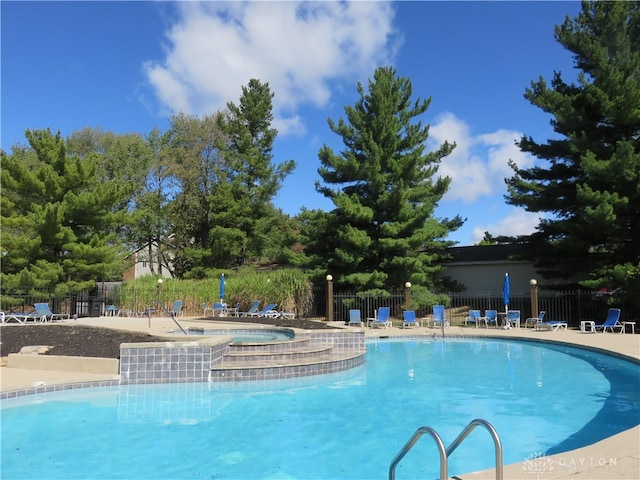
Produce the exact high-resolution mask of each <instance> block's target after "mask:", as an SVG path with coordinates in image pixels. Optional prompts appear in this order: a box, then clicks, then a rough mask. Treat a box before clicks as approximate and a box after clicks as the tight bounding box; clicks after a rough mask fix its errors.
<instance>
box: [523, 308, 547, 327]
mask: <svg viewBox="0 0 640 480" xmlns="http://www.w3.org/2000/svg"><path fill="white" fill-rule="evenodd" d="M545 313H547V312H545V311H544V310H541V311H540V313H538V316H537V317H529V318H527V319H526V320H525V321H524V326H525V327H526V326H527V325H529V324H531V327H532V328H535V327H536V325H537V324H538V322H542V321H543V320H544V315H545Z"/></svg>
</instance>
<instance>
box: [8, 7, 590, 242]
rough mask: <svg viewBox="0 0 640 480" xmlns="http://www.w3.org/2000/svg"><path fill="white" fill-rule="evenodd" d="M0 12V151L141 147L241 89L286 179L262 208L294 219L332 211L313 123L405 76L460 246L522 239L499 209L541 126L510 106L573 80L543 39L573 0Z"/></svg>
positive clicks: (546, 132)
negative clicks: (271, 118) (127, 139)
mask: <svg viewBox="0 0 640 480" xmlns="http://www.w3.org/2000/svg"><path fill="white" fill-rule="evenodd" d="M0 8H1V21H2V25H1V27H2V32H1V35H2V37H1V40H2V44H1V48H2V51H1V54H2V58H1V62H2V85H1V100H2V103H1V124H0V128H1V130H0V138H1V147H2V148H3V149H4V150H5V151H7V152H9V151H10V150H11V146H12V145H15V144H16V143H21V144H24V143H25V142H26V140H25V138H24V131H25V130H26V129H39V128H51V130H52V131H54V132H55V131H57V130H60V131H61V133H62V135H64V136H67V135H70V134H71V133H72V132H73V131H75V130H79V129H82V128H85V127H92V128H101V129H103V130H105V131H112V132H115V133H130V132H137V133H140V134H143V135H146V134H148V133H149V132H150V131H151V130H152V129H153V128H154V127H158V128H160V129H161V130H163V131H164V130H166V129H167V128H168V117H169V115H170V114H171V113H172V112H174V113H177V112H179V111H182V112H184V113H188V114H195V115H201V114H210V113H212V112H214V111H216V110H219V109H221V108H223V107H224V105H225V104H226V102H227V101H233V102H237V101H238V99H239V97H240V94H241V86H242V85H246V84H247V83H248V82H249V80H250V79H251V78H258V79H260V80H261V81H263V82H269V85H270V87H271V89H272V91H273V92H274V93H275V98H274V113H275V116H276V120H275V124H274V126H275V127H276V128H278V130H279V132H280V133H279V136H278V139H277V141H276V144H275V148H274V155H275V160H276V161H283V160H288V159H294V160H296V162H297V164H298V166H297V168H296V171H295V173H294V174H292V175H291V176H290V177H288V178H287V179H286V180H285V182H284V185H283V187H282V189H281V191H280V193H279V194H278V197H277V198H276V199H275V203H276V206H278V207H279V208H282V209H283V210H284V211H285V212H286V213H289V214H291V215H295V214H296V213H298V212H299V211H300V209H301V208H302V207H306V208H308V209H313V208H321V209H324V210H330V209H331V208H332V207H333V205H332V204H331V203H330V202H329V201H328V200H327V199H325V198H324V197H323V196H321V195H320V194H318V193H317V192H316V191H315V188H314V183H315V182H316V181H318V180H319V179H320V177H319V175H318V173H317V169H318V167H319V166H320V163H319V160H318V156H317V154H318V150H319V149H320V147H321V146H322V145H323V144H327V145H329V146H331V147H332V148H333V149H334V151H339V150H340V149H341V147H342V143H341V138H340V137H338V136H337V135H335V134H334V133H333V132H331V131H330V129H329V128H328V126H327V118H332V119H334V120H338V119H339V118H341V117H343V116H344V115H343V114H344V107H345V106H346V105H353V104H354V102H355V101H357V99H358V95H357V92H356V84H357V82H361V83H363V84H364V85H366V84H367V82H368V80H369V78H371V77H372V74H373V71H374V70H375V68H376V67H378V66H387V65H391V66H393V67H394V68H396V70H397V73H398V75H401V76H404V77H409V78H410V79H411V81H412V84H413V91H414V96H415V97H414V98H417V97H420V98H428V97H431V98H432V102H431V106H430V108H429V110H428V111H427V112H426V113H425V114H424V115H423V116H422V117H421V118H420V120H421V121H422V122H423V123H424V124H429V125H430V126H431V129H430V138H429V141H428V146H429V147H431V148H435V147H436V146H437V145H439V144H441V143H442V142H444V141H445V140H447V141H450V142H456V143H457V148H456V149H455V150H454V152H453V153H452V154H451V155H450V156H449V157H447V158H445V159H444V160H443V161H442V163H441V165H440V169H439V174H441V175H447V176H449V177H451V179H452V183H451V189H450V191H449V192H448V193H447V194H446V196H445V197H444V198H443V199H442V200H441V202H440V204H439V206H438V209H437V211H436V214H437V215H438V216H439V217H449V218H450V217H453V216H455V215H457V214H459V215H461V216H462V217H463V218H466V219H467V220H466V222H465V224H464V226H463V227H462V228H461V229H460V230H458V231H457V232H454V233H453V234H452V235H451V236H450V237H449V238H450V239H451V240H454V241H456V242H458V244H459V245H471V244H473V243H476V242H478V241H479V240H480V239H481V238H482V236H483V234H484V232H485V231H489V232H491V233H492V234H493V235H515V234H526V233H531V232H532V231H533V229H534V227H535V225H536V224H537V223H538V218H539V215H538V214H528V213H527V212H524V211H523V210H522V209H518V208H514V207H511V206H508V205H506V203H505V201H504V194H505V193H506V188H505V184H504V178H505V177H508V176H510V175H511V171H510V169H509V168H508V166H507V162H508V160H509V159H512V160H513V161H515V162H516V163H517V164H519V165H521V166H525V167H530V166H533V165H534V164H535V159H534V158H532V157H530V156H527V155H524V154H522V153H521V152H519V151H518V149H517V147H515V145H514V141H515V140H516V139H518V138H520V136H521V135H522V134H526V135H531V136H533V137H534V138H535V139H536V140H539V141H544V140H546V139H547V138H550V137H552V136H553V132H552V130H551V127H550V125H549V121H550V120H551V117H550V116H549V115H547V114H545V113H544V112H542V111H540V110H539V109H537V108H536V107H534V106H532V105H531V104H529V103H528V102H527V101H526V100H525V99H524V97H523V93H524V91H525V89H526V88H527V87H528V86H529V85H530V83H531V81H534V80H537V79H538V78H539V77H544V78H545V79H546V80H547V81H550V80H551V77H552V75H553V72H554V71H560V72H562V74H563V77H564V78H565V79H568V80H572V79H574V78H575V77H576V71H575V69H574V68H573V60H572V57H571V53H570V52H568V51H567V50H566V49H564V47H562V46H561V45H560V44H558V43H557V42H556V41H555V39H554V37H553V29H554V27H555V26H556V25H558V24H561V23H562V22H563V21H564V18H565V16H567V15H568V16H569V17H575V16H576V15H577V14H578V13H579V11H580V3H579V2H577V1H573V2H551V1H548V2H502V1H496V2H482V1H475V2H458V1H450V2H435V1H427V2H417V1H416V2H410V1H407V2H391V3H388V2H381V1H371V2H365V1H358V2H351V3H344V2H343V3H339V2H334V1H325V2H320V3H309V2H295V1H284V2H267V1H253V2H240V1H234V2H194V1H190V2H177V3H171V2H125V1H118V2H73V1H72V2H28V1H27V2H13V1H2V3H1V4H0Z"/></svg>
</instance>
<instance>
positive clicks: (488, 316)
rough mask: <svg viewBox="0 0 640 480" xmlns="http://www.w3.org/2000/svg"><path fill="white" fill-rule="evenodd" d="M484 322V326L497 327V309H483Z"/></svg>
mask: <svg viewBox="0 0 640 480" xmlns="http://www.w3.org/2000/svg"><path fill="white" fill-rule="evenodd" d="M484 324H485V326H486V327H491V326H494V327H496V328H497V327H498V311H497V310H485V311H484Z"/></svg>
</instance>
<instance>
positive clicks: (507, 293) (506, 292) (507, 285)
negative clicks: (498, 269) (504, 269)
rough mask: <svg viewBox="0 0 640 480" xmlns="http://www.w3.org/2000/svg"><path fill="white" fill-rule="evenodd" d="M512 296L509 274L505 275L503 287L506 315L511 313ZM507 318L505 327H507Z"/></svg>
mask: <svg viewBox="0 0 640 480" xmlns="http://www.w3.org/2000/svg"><path fill="white" fill-rule="evenodd" d="M510 295H511V285H510V283H509V274H508V273H505V274H504V284H503V285H502V301H503V302H504V311H505V313H506V312H508V311H509V296H510ZM506 322H507V319H506V317H505V325H507V323H506Z"/></svg>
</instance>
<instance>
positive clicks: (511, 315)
mask: <svg viewBox="0 0 640 480" xmlns="http://www.w3.org/2000/svg"><path fill="white" fill-rule="evenodd" d="M512 326H513V327H516V328H520V310H509V311H508V312H507V318H506V321H505V327H512Z"/></svg>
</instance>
